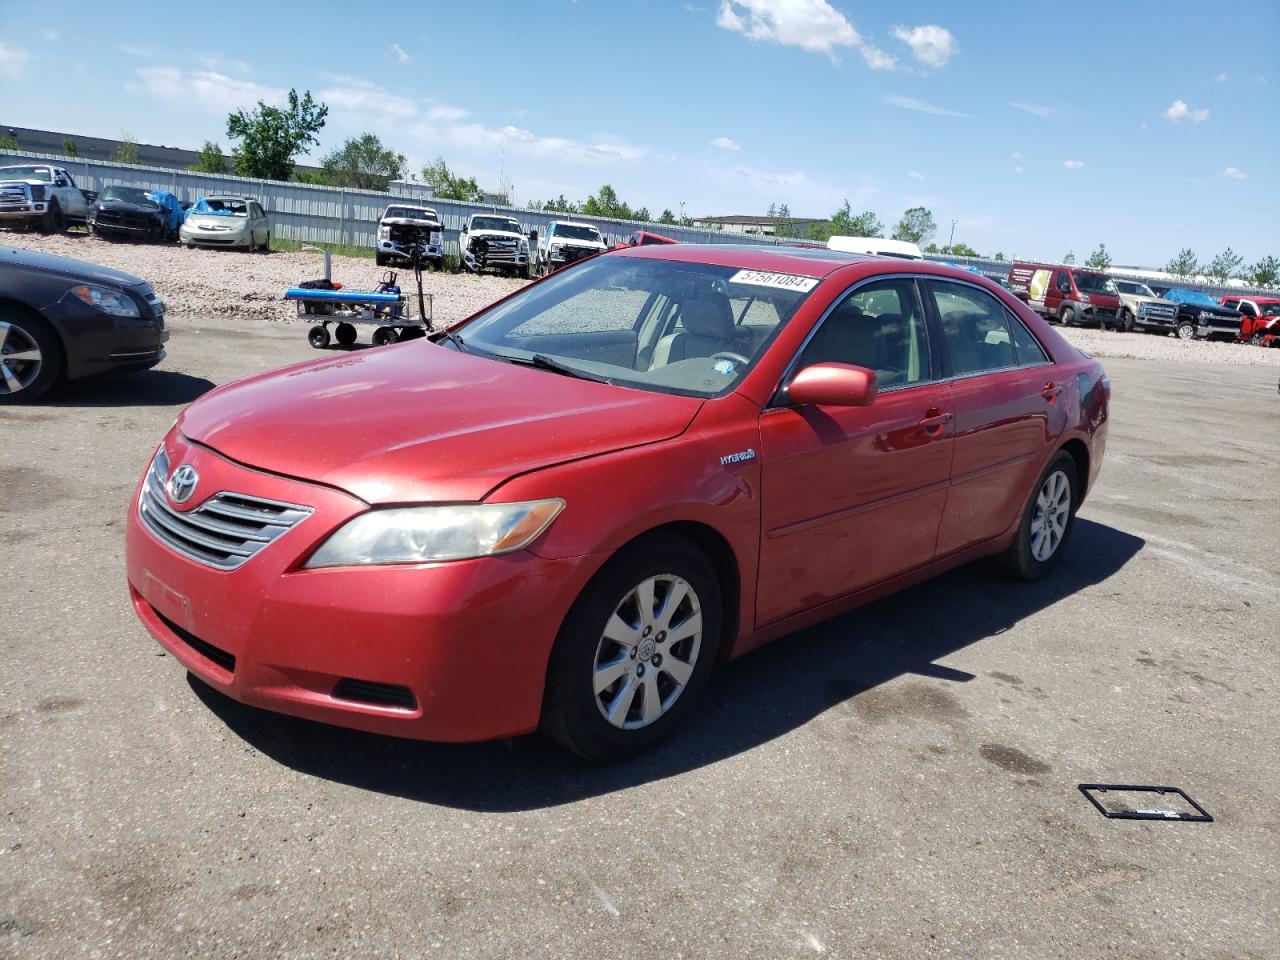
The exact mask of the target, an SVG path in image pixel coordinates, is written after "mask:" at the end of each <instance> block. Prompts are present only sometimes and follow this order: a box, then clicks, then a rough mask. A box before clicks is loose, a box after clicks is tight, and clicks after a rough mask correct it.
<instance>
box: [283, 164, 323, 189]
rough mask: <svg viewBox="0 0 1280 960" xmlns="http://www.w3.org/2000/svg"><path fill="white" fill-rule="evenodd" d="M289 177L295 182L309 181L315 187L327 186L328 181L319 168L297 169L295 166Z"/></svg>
mask: <svg viewBox="0 0 1280 960" xmlns="http://www.w3.org/2000/svg"><path fill="white" fill-rule="evenodd" d="M290 179H292V180H293V181H294V182H295V183H311V184H315V185H316V186H317V187H327V186H329V181H328V180H326V179H325V176H324V172H323V171H321V170H299V169H297V168H296V167H295V168H294V171H293V176H292V177H291V178H290Z"/></svg>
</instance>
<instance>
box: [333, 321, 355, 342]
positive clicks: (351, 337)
mask: <svg viewBox="0 0 1280 960" xmlns="http://www.w3.org/2000/svg"><path fill="white" fill-rule="evenodd" d="M334 339H335V340H337V341H338V342H339V343H340V344H342V345H343V346H344V347H349V346H351V345H352V344H353V343H355V342H356V328H355V327H354V326H353V325H352V324H350V323H340V324H338V329H337V330H335V331H334Z"/></svg>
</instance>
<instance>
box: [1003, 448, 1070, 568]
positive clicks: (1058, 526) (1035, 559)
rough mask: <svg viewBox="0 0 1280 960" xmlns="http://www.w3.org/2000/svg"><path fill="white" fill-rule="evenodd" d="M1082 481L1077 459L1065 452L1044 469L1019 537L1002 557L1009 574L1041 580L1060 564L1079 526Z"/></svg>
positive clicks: (1023, 519)
mask: <svg viewBox="0 0 1280 960" xmlns="http://www.w3.org/2000/svg"><path fill="white" fill-rule="evenodd" d="M1081 482H1082V481H1081V480H1080V478H1079V476H1078V472H1077V470H1076V462H1075V460H1073V459H1072V458H1071V454H1069V453H1066V452H1065V451H1061V452H1059V453H1058V455H1057V456H1055V457H1054V458H1053V459H1052V460H1051V461H1050V462H1049V465H1048V466H1047V467H1045V468H1044V473H1042V474H1040V479H1039V480H1038V481H1037V482H1036V486H1035V489H1034V490H1033V491H1032V493H1031V497H1030V499H1029V500H1028V501H1027V505H1026V507H1025V508H1024V509H1023V511H1022V522H1021V523H1020V524H1019V526H1018V535H1017V536H1016V537H1015V538H1014V540H1013V543H1011V544H1010V545H1009V549H1008V550H1006V551H1005V553H1004V556H1003V558H1002V559H1003V561H1004V567H1005V569H1006V571H1007V572H1008V573H1009V574H1011V575H1012V576H1014V577H1017V578H1018V579H1020V580H1039V579H1040V578H1041V577H1043V576H1044V575H1045V574H1046V573H1048V572H1049V568H1050V567H1052V566H1053V564H1054V563H1056V562H1057V560H1058V557H1060V556H1061V555H1062V551H1063V548H1064V547H1066V544H1067V540H1068V539H1069V538H1070V537H1071V529H1072V527H1073V526H1074V525H1075V519H1076V507H1078V506H1079V504H1080V493H1079V487H1080V484H1081Z"/></svg>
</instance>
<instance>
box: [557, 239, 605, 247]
mask: <svg viewBox="0 0 1280 960" xmlns="http://www.w3.org/2000/svg"><path fill="white" fill-rule="evenodd" d="M560 244H564V245H565V246H569V247H595V248H596V249H597V250H603V249H604V248H605V242H604V241H603V240H576V239H573V238H571V237H552V238H551V245H552V246H553V247H554V246H558V245H560Z"/></svg>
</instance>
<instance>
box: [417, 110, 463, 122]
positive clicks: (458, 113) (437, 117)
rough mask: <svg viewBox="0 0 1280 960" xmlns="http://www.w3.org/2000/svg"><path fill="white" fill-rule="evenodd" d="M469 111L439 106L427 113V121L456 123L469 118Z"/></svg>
mask: <svg viewBox="0 0 1280 960" xmlns="http://www.w3.org/2000/svg"><path fill="white" fill-rule="evenodd" d="M467 115H468V114H467V111H466V110H463V109H462V108H461V107H450V106H439V107H432V108H431V109H430V110H428V111H427V119H428V120H430V121H432V122H438V121H441V120H443V121H445V122H447V123H455V122H457V121H458V120H462V119H464V118H465V117H467Z"/></svg>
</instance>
